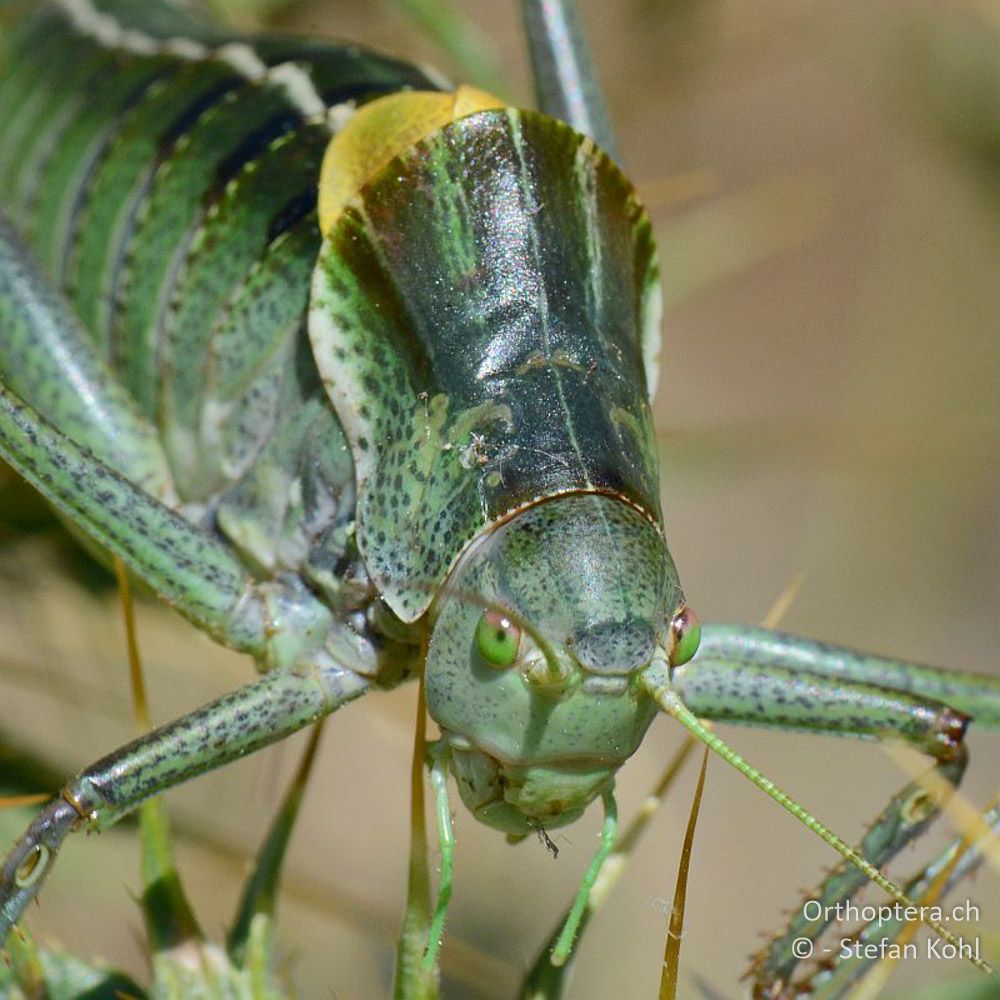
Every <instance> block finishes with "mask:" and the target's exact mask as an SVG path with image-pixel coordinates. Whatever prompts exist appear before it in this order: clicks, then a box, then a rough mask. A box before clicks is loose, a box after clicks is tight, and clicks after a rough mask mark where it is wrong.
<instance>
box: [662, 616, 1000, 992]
mask: <svg viewBox="0 0 1000 1000" xmlns="http://www.w3.org/2000/svg"><path fill="white" fill-rule="evenodd" d="M907 666H908V665H906V664H902V663H899V662H897V661H890V660H887V659H884V658H881V657H870V656H864V655H862V654H858V653H853V652H851V651H849V650H845V649H842V648H840V647H834V646H828V645H826V644H822V643H815V642H812V641H810V640H805V639H799V638H797V637H793V636H787V635H783V634H781V633H776V632H770V631H769V630H766V629H747V628H741V627H738V626H706V627H705V630H704V634H703V637H702V643H701V647H700V649H699V652H698V654H697V656H696V657H695V658H694V659H693V660H691V661H690V662H689V663H688V664H686V665H684V666H682V667H679V668H677V669H676V670H674V671H673V672H672V673H671V675H670V678H669V679H667V678H666V677H665V676H664V675H663V672H660V676H659V680H657V670H656V669H654V668H651V670H650V671H649V672H647V684H648V685H649V686H650V690H651V693H652V694H653V695H654V697H656V699H657V701H658V702H660V704H661V705H662V706H663V707H664V708H665V710H667V711H670V713H671V714H673V715H675V717H677V718H679V719H680V720H681V721H682V722H684V724H685V725H689V723H690V724H691V725H694V724H695V718H694V717H695V716H702V717H705V718H711V719H719V720H725V721H733V722H742V723H747V724H751V725H753V724H756V725H763V726H780V727H782V728H783V729H792V730H800V731H807V732H818V733H831V734H843V735H853V736H859V737H867V738H886V737H896V738H900V739H904V740H906V741H907V742H908V743H910V744H911V745H912V746H914V747H915V748H917V749H919V750H921V751H922V752H924V753H926V754H928V755H929V756H931V757H932V758H933V759H934V760H935V762H936V763H935V765H934V768H933V770H934V771H935V772H937V774H938V775H940V776H941V777H943V778H944V779H945V781H946V782H947V783H948V787H950V786H951V785H953V784H956V783H957V782H958V780H959V779H960V777H961V774H962V771H963V770H964V767H965V759H966V758H965V751H964V747H963V745H962V742H961V741H962V737H963V735H964V731H965V726H966V724H967V721H968V719H967V717H966V716H965V715H964V714H962V713H961V712H958V711H955V710H954V709H952V708H951V707H949V706H946V705H943V704H940V703H938V702H936V701H934V700H932V699H931V698H930V697H929V696H928V695H927V694H926V693H924V692H925V690H926V689H931V690H934V691H944V692H946V693H947V694H948V695H949V697H950V698H951V699H952V700H954V701H957V702H958V703H959V704H961V705H962V706H963V707H966V708H969V709H973V710H975V711H976V712H977V716H981V717H982V718H983V720H984V721H985V722H986V723H987V724H988V725H990V724H995V722H996V720H997V719H998V717H1000V712H998V699H1000V686H998V685H997V684H996V682H995V680H994V679H992V678H986V677H978V676H976V675H971V674H949V673H946V672H944V671H933V670H930V669H929V668H919V667H917V668H914V670H915V672H916V674H917V675H918V679H917V680H916V681H914V680H913V678H912V677H911V676H910V674H909V672H908V671H906V670H905V669H904V668H906V667H907ZM901 677H902V678H905V680H906V681H907V682H908V685H909V687H910V689H911V690H909V691H908V690H894V689H893V688H891V687H886V686H881V685H886V684H889V683H892V682H893V681H898V680H900V678H901ZM869 680H870V682H868V681H869ZM900 687H902V683H900ZM911 691H915V692H916V693H911ZM685 714H686V715H688V716H689V717H688V718H684V716H685ZM689 728H690V726H689ZM705 738H706V739H713V738H714V737H711V736H710V735H706V737H705ZM720 752H723V753H724V754H730V755H731V756H730V757H727V759H730V762H732V763H735V764H736V765H737V766H738V767H740V768H741V770H744V773H746V774H747V775H748V776H749V777H751V778H753V780H755V781H757V783H758V784H760V785H761V787H764V788H765V789H766V790H768V791H769V793H770V794H772V796H773V797H775V798H776V799H777V800H778V801H779V802H781V803H782V804H783V805H785V807H786V808H789V809H790V810H791V811H793V812H794V813H795V814H796V815H798V816H799V818H800V819H802V821H803V822H805V823H806V824H807V825H809V826H810V827H811V828H812V829H814V830H815V831H816V832H818V833H820V835H821V836H822V837H823V839H824V840H826V841H827V842H828V843H830V844H831V845H832V846H835V847H836V848H837V850H839V851H841V853H842V854H843V855H844V856H845V857H849V859H850V861H851V864H850V865H845V866H842V867H841V868H838V869H837V870H835V871H834V872H833V874H832V875H831V876H830V877H829V878H828V879H827V881H826V882H825V883H824V885H823V887H822V888H821V890H820V892H819V894H818V895H817V899H820V900H821V901H822V902H823V912H824V913H826V912H830V911H828V910H827V909H826V907H828V906H835V905H836V903H837V902H842V901H846V900H848V899H850V898H851V896H852V895H853V894H854V893H855V892H856V891H857V890H858V888H860V886H861V885H862V884H864V882H865V881H866V875H865V874H862V872H861V871H858V870H856V868H857V867H858V865H859V862H861V863H862V867H863V868H865V869H866V870H867V875H868V877H874V878H876V879H877V880H879V881H880V884H883V883H884V882H885V880H884V879H883V878H882V877H881V875H880V873H879V872H878V871H877V870H876V869H877V868H878V867H879V866H881V865H883V864H885V863H886V862H887V861H888V860H889V859H891V858H892V857H893V856H894V855H895V854H897V853H898V852H899V850H900V849H901V848H902V847H903V846H904V845H906V844H907V843H909V842H910V841H912V840H913V839H914V838H915V837H916V836H918V835H919V834H920V832H921V831H922V830H923V829H924V828H925V827H926V826H927V824H928V823H929V822H930V821H931V819H933V817H934V816H935V815H936V813H937V811H938V809H939V808H940V805H941V802H940V801H939V800H938V799H937V798H936V797H935V796H933V795H930V794H928V792H927V791H926V789H925V788H924V786H923V785H922V784H921V783H920V782H914V783H912V784H910V785H908V786H907V787H906V788H905V789H903V791H902V792H900V793H899V794H898V795H897V796H895V797H894V799H893V800H892V802H891V803H890V804H889V806H888V807H887V808H886V810H885V811H884V812H883V813H882V815H881V816H879V817H878V818H877V819H876V821H875V823H874V824H873V826H872V828H871V829H870V830H869V832H868V834H867V835H866V837H865V840H864V842H863V843H862V845H861V846H860V847H859V848H858V850H857V851H850V850H844V849H843V848H846V845H843V844H842V842H840V841H839V838H836V837H834V836H833V835H832V834H830V832H829V831H828V830H826V828H825V827H823V826H822V824H819V823H818V822H817V821H815V819H814V818H813V817H811V816H808V814H806V813H805V811H804V810H802V809H801V807H799V806H798V805H797V804H796V803H794V802H792V801H791V800H789V798H788V796H786V795H784V793H782V792H780V790H778V789H776V788H774V786H773V784H772V783H770V782H768V781H767V779H764V778H762V776H760V775H758V774H757V772H755V771H753V769H752V768H748V767H746V766H745V762H742V761H739V763H737V759H734V758H735V757H736V755H732V752H731V751H729V750H728V748H725V747H721V748H720ZM862 859H863V860H862ZM883 887H884V888H887V889H888V891H890V894H892V895H894V896H895V898H897V899H898V898H899V896H898V890H893V888H892V887H889V886H886V885H884V884H883ZM828 922H829V921H827V920H825V919H820V920H816V921H809V920H806V919H805V917H804V915H797V916H796V918H795V920H794V921H793V924H792V927H791V928H790V929H789V931H788V932H787V933H786V934H784V935H782V936H781V937H780V938H778V939H776V940H775V941H774V942H772V944H771V946H770V947H769V949H768V950H767V953H766V954H765V955H764V956H762V957H761V958H760V959H759V961H758V964H757V966H756V968H755V970H754V971H755V973H756V974H757V975H758V977H759V983H758V987H757V989H758V995H760V996H769V995H772V992H774V993H775V995H777V991H780V990H781V989H783V988H784V986H785V985H786V984H787V983H788V980H789V978H790V976H791V974H792V971H793V970H794V967H795V965H796V964H797V961H798V960H797V959H795V958H794V956H793V955H792V954H791V950H790V944H791V941H792V940H793V939H794V938H796V937H805V938H809V939H814V938H815V937H817V936H818V935H819V934H820V933H821V932H822V930H823V928H824V927H825V926H826V925H827V923H828Z"/></svg>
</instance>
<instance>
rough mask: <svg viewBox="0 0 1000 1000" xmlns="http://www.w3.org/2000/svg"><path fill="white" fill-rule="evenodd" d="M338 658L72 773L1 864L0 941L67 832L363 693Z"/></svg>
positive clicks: (124, 809) (206, 710) (274, 678)
mask: <svg viewBox="0 0 1000 1000" xmlns="http://www.w3.org/2000/svg"><path fill="white" fill-rule="evenodd" d="M370 683H371V682H370V681H368V680H366V679H365V678H363V677H360V676H358V675H357V674H355V673H354V672H353V671H351V670H348V669H344V668H332V667H330V668H325V669H321V668H318V667H315V666H302V667H300V668H292V669H289V670H280V671H274V672H272V673H270V674H268V675H266V676H265V677H263V678H261V679H260V680H258V681H256V682H255V683H253V684H249V685H247V686H246V687H243V688H240V689H239V690H238V691H234V692H232V693H231V694H227V695H224V696H223V697H222V698H219V699H218V700H216V701H214V702H210V703H209V704H208V705H205V706H204V707H202V708H199V709H197V710H196V711H194V712H190V713H189V714H187V715H184V716H182V717H181V718H180V719H177V720H176V721H175V722H172V723H170V724H168V725H166V726H163V727H161V728H159V729H156V730H154V731H153V732H151V733H148V734H147V735H145V736H143V737H141V738H140V739H137V740H135V741H133V742H132V743H129V744H127V745H126V746H124V747H122V748H121V749H119V750H116V751H115V752H114V753H112V754H109V755H108V756H107V757H104V758H102V759H101V760H99V761H97V762H96V763H94V764H92V765H91V766H90V767H88V768H87V769H86V770H85V771H83V772H82V773H81V774H79V775H78V776H77V777H76V778H74V779H73V780H72V781H70V782H69V783H68V784H67V785H66V787H65V788H64V789H63V791H62V795H61V797H60V798H59V799H57V800H56V801H54V802H52V803H51V804H50V805H49V806H48V807H47V808H45V809H44V810H42V812H41V813H40V814H39V815H38V816H37V817H36V818H35V820H34V822H32V824H31V826H29V827H28V830H27V832H26V833H25V835H24V836H23V837H22V838H21V840H20V841H18V843H17V844H16V845H15V847H14V849H13V850H12V851H11V853H10V854H9V855H8V857H7V860H6V862H5V864H4V867H3V870H2V871H0V942H2V941H3V940H4V939H5V938H6V936H7V933H8V932H9V930H10V928H11V926H12V925H13V924H14V923H15V921H17V920H18V918H19V917H20V915H21V913H22V912H23V911H24V908H25V906H27V904H28V903H29V902H30V901H31V899H33V898H34V897H35V896H36V895H37V893H38V890H39V888H40V887H41V884H42V881H43V880H44V878H45V876H46V875H47V873H48V871H49V870H50V868H51V867H52V862H53V861H54V859H55V856H56V854H57V853H58V850H59V847H60V845H61V844H62V842H63V840H64V839H65V838H66V835H67V834H69V833H70V832H72V831H73V830H75V829H78V828H79V827H81V826H86V828H87V829H88V830H92V831H97V830H102V829H105V828H106V827H108V826H110V825H111V824H112V823H114V822H115V821H116V820H118V819H120V818H121V817H122V816H124V815H125V814H126V813H128V812H130V811H131V810H132V809H134V808H135V807H136V806H138V805H139V804H140V803H142V802H143V801H144V800H145V799H147V798H149V797H150V796H153V795H157V794H159V793H160V792H163V791H166V790H167V789H168V788H172V787H173V786H174V785H178V784H180V783H181V782H183V781H186V780H187V779H189V778H193V777H196V776H197V775H199V774H204V773H205V772H207V771H211V770H213V769H214V768H217V767H221V766H222V765H224V764H227V763H229V762H230V761H232V760H235V759H236V758H238V757H242V756H244V755H246V754H248V753H252V752H253V751H255V750H259V749H260V748H261V747H264V746H267V745H268V744H270V743H275V742H277V741H278V740H281V739H284V738H285V737H286V736H290V735H291V734H292V733H294V732H296V731H297V730H299V729H301V728H302V727H303V726H306V725H308V724H309V723H311V722H315V721H316V720H317V719H320V718H322V717H323V716H325V715H329V714H330V713H331V712H334V711H336V709H338V708H339V707H340V706H341V705H344V704H346V703H347V702H349V701H352V700H353V699H355V698H357V697H359V696H360V695H362V694H364V693H365V692H366V691H367V690H368V688H369V687H370Z"/></svg>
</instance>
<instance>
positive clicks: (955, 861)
mask: <svg viewBox="0 0 1000 1000" xmlns="http://www.w3.org/2000/svg"><path fill="white" fill-rule="evenodd" d="M983 821H984V823H985V825H986V826H987V827H989V829H990V830H992V832H993V836H994V837H996V836H997V835H1000V806H996V805H995V806H993V808H992V809H990V810H988V811H987V812H986V814H985V815H984V816H983ZM982 860H983V854H982V851H981V850H979V847H978V845H976V844H973V843H971V842H970V841H969V839H968V838H967V837H960V838H958V839H956V840H953V841H952V842H951V843H950V844H949V845H948V846H947V847H946V848H945V849H944V851H942V852H941V854H939V855H938V856H937V857H936V858H935V859H934V860H933V861H931V862H930V864H928V865H927V866H926V867H925V868H924V869H923V870H922V871H920V872H918V873H917V875H915V876H914V877H913V878H912V879H910V881H909V882H907V883H906V885H905V886H904V891H905V892H906V895H907V896H909V897H910V898H911V899H913V900H916V901H917V903H918V904H919V905H925V902H926V900H927V893H928V892H931V893H933V894H934V897H933V898H934V899H943V898H945V897H946V896H947V895H948V893H949V892H951V890H952V889H953V888H954V887H955V886H956V885H958V884H959V883H960V882H961V881H962V880H963V879H965V878H968V876H969V875H970V874H972V872H974V871H975V870H976V868H977V867H978V866H979V864H980V862H981V861H982ZM939 880H943V881H942V882H941V884H938V883H939ZM903 916H904V914H903V913H902V912H899V911H894V912H893V914H892V916H891V918H890V919H889V920H874V921H872V922H871V923H870V924H868V925H867V926H865V927H864V928H862V929H861V930H860V932H858V933H857V934H856V935H854V940H855V941H856V942H857V943H858V944H859V945H861V947H860V948H852V949H851V954H850V956H849V957H843V956H838V960H837V961H836V962H835V963H832V964H824V965H822V966H821V967H820V968H819V969H817V971H816V972H815V973H814V974H813V975H812V976H811V977H810V978H809V979H808V980H807V982H806V983H805V984H803V987H802V989H806V988H807V989H808V994H807V995H808V997H809V998H810V1000H837V998H839V997H843V996H845V995H846V994H847V992H848V990H850V989H852V988H853V987H854V986H855V985H856V984H857V982H858V981H859V980H860V979H861V978H862V977H863V976H864V975H866V974H867V973H868V972H869V971H871V969H872V967H873V966H874V965H876V964H877V963H878V962H880V961H881V960H882V957H881V956H882V953H883V950H884V948H885V945H887V944H889V943H893V942H897V941H899V940H900V936H901V935H902V934H903V932H904V930H905V929H906V927H907V926H908V925H907V923H906V921H905V920H904V919H902V918H903ZM882 942H885V945H883V943H882ZM872 944H874V945H875V946H876V947H875V948H874V949H868V948H866V947H865V946H866V945H872ZM800 992H801V990H800ZM984 995H985V994H984Z"/></svg>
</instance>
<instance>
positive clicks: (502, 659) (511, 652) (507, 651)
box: [476, 611, 521, 667]
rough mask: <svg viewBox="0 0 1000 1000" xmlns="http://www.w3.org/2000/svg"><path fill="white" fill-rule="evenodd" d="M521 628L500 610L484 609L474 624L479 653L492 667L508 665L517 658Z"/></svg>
mask: <svg viewBox="0 0 1000 1000" xmlns="http://www.w3.org/2000/svg"><path fill="white" fill-rule="evenodd" d="M520 645H521V630H520V629H519V628H518V627H517V626H516V625H515V624H514V623H513V622H512V621H511V620H510V619H509V618H507V617H506V616H505V615H504V614H503V613H502V612H500V611H486V612H484V613H483V616H482V617H481V618H480V619H479V624H478V625H477V626H476V648H477V649H478V650H479V655H480V656H482V658H483V659H484V660H486V662H487V663H489V664H491V665H492V666H494V667H509V666H510V665H511V664H512V663H513V662H514V661H515V660H516V659H517V651H518V649H519V647H520Z"/></svg>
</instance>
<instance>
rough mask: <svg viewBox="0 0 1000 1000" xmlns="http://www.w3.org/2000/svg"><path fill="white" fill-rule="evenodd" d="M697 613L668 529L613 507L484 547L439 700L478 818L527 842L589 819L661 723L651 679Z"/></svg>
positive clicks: (559, 514) (569, 502) (461, 597)
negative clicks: (683, 624)
mask: <svg viewBox="0 0 1000 1000" xmlns="http://www.w3.org/2000/svg"><path fill="white" fill-rule="evenodd" d="M682 608H683V596H682V594H681V589H680V585H679V583H678V581H677V573H676V570H675V569H674V564H673V561H672V559H671V558H670V553H669V552H668V551H667V548H666V545H665V544H664V542H663V538H662V536H661V535H660V532H659V531H658V530H657V528H656V527H655V526H654V525H653V524H651V523H650V522H649V521H648V520H647V519H646V518H645V517H644V516H643V515H642V514H640V513H639V512H638V511H636V510H635V509H634V508H633V507H631V506H629V505H628V504H625V503H623V502H622V501H620V500H617V499H615V498H613V497H608V496H603V495H599V494H582V495H573V496H565V497H559V498H556V499H552V500H549V501H546V502H543V503H541V504H538V505H536V506H534V507H531V508H529V509H528V510H526V511H525V512H523V513H521V514H519V515H517V516H516V517H514V518H512V519H511V520H510V521H508V522H506V523H505V524H502V525H501V526H500V527H498V528H497V529H496V530H495V531H493V532H492V533H491V534H490V535H489V536H488V537H486V538H485V539H483V540H482V541H481V542H480V543H479V544H477V545H476V546H475V547H474V548H473V550H472V551H471V552H470V553H469V554H468V555H467V556H466V557H465V559H463V561H462V563H461V564H460V565H459V567H458V568H457V569H456V571H455V573H454V574H453V576H452V579H451V580H450V582H449V585H448V588H447V590H446V593H445V595H444V596H443V597H442V599H441V600H440V602H439V609H438V614H437V620H436V623H435V627H434V632H433V635H432V638H431V645H430V650H429V654H428V659H427V667H426V693H427V706H428V709H429V710H430V713H431V715H432V717H433V718H434V719H435V721H436V722H437V723H438V724H439V725H440V726H441V729H442V731H443V733H444V737H445V740H446V742H447V743H448V745H449V748H450V751H451V759H452V766H453V769H454V772H455V775H456V778H457V781H458V785H459V788H460V790H461V793H462V798H463V800H464V801H465V803H466V805H467V806H468V807H469V808H470V809H471V810H472V811H473V813H475V815H476V817H477V818H478V819H480V820H482V821H483V822H485V823H487V824H489V825H490V826H494V827H497V828H499V829H501V830H504V831H506V832H508V833H513V834H525V833H528V832H530V831H531V830H533V829H537V828H539V827H543V826H544V827H553V826H559V825H562V824H565V823H569V822H572V821H573V820H574V819H576V818H577V817H578V816H579V815H580V813H581V812H582V811H583V810H584V808H585V807H586V806H587V805H588V803H590V802H591V801H592V800H593V798H594V797H595V796H596V795H598V794H600V792H601V791H602V790H603V789H604V788H606V787H607V785H608V783H609V782H610V781H612V780H613V776H614V773H615V771H616V770H617V769H618V768H619V767H620V766H621V765H622V763H624V761H625V760H626V759H627V758H628V757H629V756H630V755H631V754H632V753H633V752H634V751H635V749H636V748H637V747H638V746H639V743H640V742H641V740H642V737H643V735H644V734H645V732H646V729H647V728H648V726H649V724H650V722H651V721H652V719H653V717H654V716H655V715H656V711H657V710H656V707H655V705H654V704H653V703H652V701H651V699H650V698H649V697H648V696H647V695H646V693H645V692H644V690H643V687H642V684H641V683H640V680H641V674H642V671H643V670H644V669H645V668H646V667H647V666H648V665H649V663H650V661H651V660H652V659H653V657H654V655H656V654H657V652H658V650H659V651H661V652H662V655H666V656H669V655H670V650H671V648H676V647H677V638H678V636H677V634H676V621H677V616H678V611H679V610H680V609H682ZM692 653H693V650H692Z"/></svg>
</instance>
